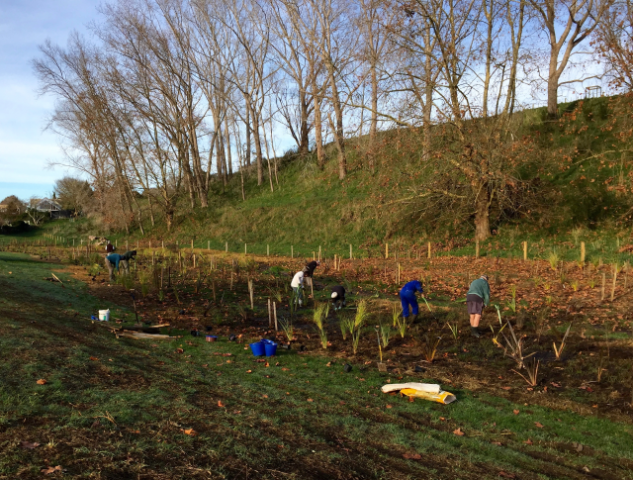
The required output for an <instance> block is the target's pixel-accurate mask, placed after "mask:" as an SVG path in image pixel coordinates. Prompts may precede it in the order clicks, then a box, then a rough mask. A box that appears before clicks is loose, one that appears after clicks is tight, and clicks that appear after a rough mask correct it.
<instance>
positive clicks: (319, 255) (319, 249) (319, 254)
mask: <svg viewBox="0 0 633 480" xmlns="http://www.w3.org/2000/svg"><path fill="white" fill-rule="evenodd" d="M318 260H319V262H320V261H321V245H319V259H318Z"/></svg>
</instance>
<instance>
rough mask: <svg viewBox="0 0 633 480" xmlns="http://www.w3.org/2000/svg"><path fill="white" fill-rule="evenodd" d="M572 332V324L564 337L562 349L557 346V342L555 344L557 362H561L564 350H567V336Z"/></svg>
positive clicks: (561, 344)
mask: <svg viewBox="0 0 633 480" xmlns="http://www.w3.org/2000/svg"><path fill="white" fill-rule="evenodd" d="M570 330H571V323H570V324H569V327H567V331H566V332H565V336H564V337H563V341H562V342H561V343H560V347H557V346H556V342H553V344H554V354H555V355H556V360H560V357H561V355H562V354H563V350H564V349H565V345H566V342H567V335H569V331H570Z"/></svg>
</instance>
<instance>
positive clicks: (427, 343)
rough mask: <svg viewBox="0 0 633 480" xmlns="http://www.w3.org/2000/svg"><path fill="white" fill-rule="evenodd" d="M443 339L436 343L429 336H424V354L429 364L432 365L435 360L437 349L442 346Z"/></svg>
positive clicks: (440, 338) (439, 338) (438, 339)
mask: <svg viewBox="0 0 633 480" xmlns="http://www.w3.org/2000/svg"><path fill="white" fill-rule="evenodd" d="M441 340H442V337H437V339H436V340H435V341H433V340H431V339H430V338H429V334H428V333H427V334H425V335H424V344H423V347H422V353H423V355H424V358H425V359H426V361H427V362H429V363H431V362H433V360H435V355H436V354H437V347H438V346H439V344H440V341H441Z"/></svg>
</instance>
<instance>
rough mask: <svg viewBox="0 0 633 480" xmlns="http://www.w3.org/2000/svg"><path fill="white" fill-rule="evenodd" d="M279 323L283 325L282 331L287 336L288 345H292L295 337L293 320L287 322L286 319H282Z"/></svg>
mask: <svg viewBox="0 0 633 480" xmlns="http://www.w3.org/2000/svg"><path fill="white" fill-rule="evenodd" d="M279 323H280V325H281V329H282V330H283V332H284V334H285V335H286V338H287V339H288V343H290V342H291V341H292V339H293V338H294V335H295V329H294V327H293V326H292V319H289V320H286V318H285V317H281V319H280V320H279Z"/></svg>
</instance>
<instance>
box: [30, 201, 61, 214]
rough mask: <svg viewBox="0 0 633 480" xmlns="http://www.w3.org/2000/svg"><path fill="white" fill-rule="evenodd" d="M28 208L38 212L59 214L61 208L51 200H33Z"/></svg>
mask: <svg viewBox="0 0 633 480" xmlns="http://www.w3.org/2000/svg"><path fill="white" fill-rule="evenodd" d="M29 206H30V207H31V208H34V209H35V210H37V211H38V212H49V213H52V212H61V211H62V206H61V205H60V204H59V203H57V202H56V201H55V200H51V199H50V198H41V199H37V198H33V199H31V201H30V202H29Z"/></svg>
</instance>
